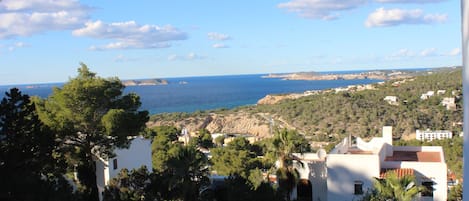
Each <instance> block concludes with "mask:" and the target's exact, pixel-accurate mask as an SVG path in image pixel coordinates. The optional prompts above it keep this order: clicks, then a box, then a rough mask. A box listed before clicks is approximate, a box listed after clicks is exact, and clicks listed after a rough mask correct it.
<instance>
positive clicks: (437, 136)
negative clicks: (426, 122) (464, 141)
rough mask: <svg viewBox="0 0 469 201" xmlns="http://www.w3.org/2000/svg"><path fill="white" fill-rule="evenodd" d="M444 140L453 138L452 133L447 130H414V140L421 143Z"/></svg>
mask: <svg viewBox="0 0 469 201" xmlns="http://www.w3.org/2000/svg"><path fill="white" fill-rule="evenodd" d="M446 138H453V132H451V131H449V130H436V131H431V130H425V131H421V130H416V131H415V139H417V140H421V141H432V140H441V139H446Z"/></svg>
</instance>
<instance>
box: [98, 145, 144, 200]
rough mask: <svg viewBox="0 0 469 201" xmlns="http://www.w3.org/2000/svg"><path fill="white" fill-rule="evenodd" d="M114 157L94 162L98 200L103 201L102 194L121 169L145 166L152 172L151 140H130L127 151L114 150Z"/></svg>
mask: <svg viewBox="0 0 469 201" xmlns="http://www.w3.org/2000/svg"><path fill="white" fill-rule="evenodd" d="M114 153H115V157H114V158H108V159H102V158H98V159H97V160H96V183H97V185H98V191H99V200H103V196H102V193H103V192H104V187H105V186H106V185H107V184H108V183H109V181H110V180H111V179H112V178H114V177H116V176H117V174H118V173H119V172H120V171H121V170H122V169H123V168H127V169H128V170H132V169H137V168H140V167H142V165H145V166H146V167H147V169H148V171H150V172H151V171H152V162H151V140H149V139H145V138H143V137H136V138H134V139H132V141H131V144H130V146H129V148H128V149H116V150H114Z"/></svg>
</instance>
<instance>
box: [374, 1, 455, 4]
mask: <svg viewBox="0 0 469 201" xmlns="http://www.w3.org/2000/svg"><path fill="white" fill-rule="evenodd" d="M375 1H376V2H379V3H419V4H425V3H438V2H443V1H446V0H375Z"/></svg>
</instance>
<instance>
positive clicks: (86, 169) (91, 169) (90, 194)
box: [77, 149, 99, 201]
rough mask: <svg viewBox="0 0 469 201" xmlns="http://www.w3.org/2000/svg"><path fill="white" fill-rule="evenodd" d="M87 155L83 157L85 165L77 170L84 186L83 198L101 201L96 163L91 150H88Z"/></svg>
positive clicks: (89, 200) (90, 200)
mask: <svg viewBox="0 0 469 201" xmlns="http://www.w3.org/2000/svg"><path fill="white" fill-rule="evenodd" d="M86 152H87V153H86V154H83V155H82V159H81V160H82V162H83V164H82V165H80V166H79V167H78V169H77V172H78V179H79V181H80V184H81V185H83V187H84V191H83V192H82V193H83V196H84V198H85V200H88V201H99V192H98V185H97V182H96V163H95V161H94V159H93V155H92V154H91V149H89V150H86Z"/></svg>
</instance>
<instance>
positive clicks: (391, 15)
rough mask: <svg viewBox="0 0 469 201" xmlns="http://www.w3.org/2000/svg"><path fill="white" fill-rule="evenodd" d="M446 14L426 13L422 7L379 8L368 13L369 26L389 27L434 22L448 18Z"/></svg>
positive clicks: (367, 21) (367, 23) (440, 21)
mask: <svg viewBox="0 0 469 201" xmlns="http://www.w3.org/2000/svg"><path fill="white" fill-rule="evenodd" d="M447 18H448V16H447V15H446V14H424V12H423V11H422V10H421V9H414V10H403V9H389V10H386V9H384V8H378V9H376V10H375V11H374V12H373V13H371V14H370V15H368V19H367V20H366V21H365V25H366V26H367V27H387V26H397V25H401V24H434V23H442V22H445V21H446V20H447Z"/></svg>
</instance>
